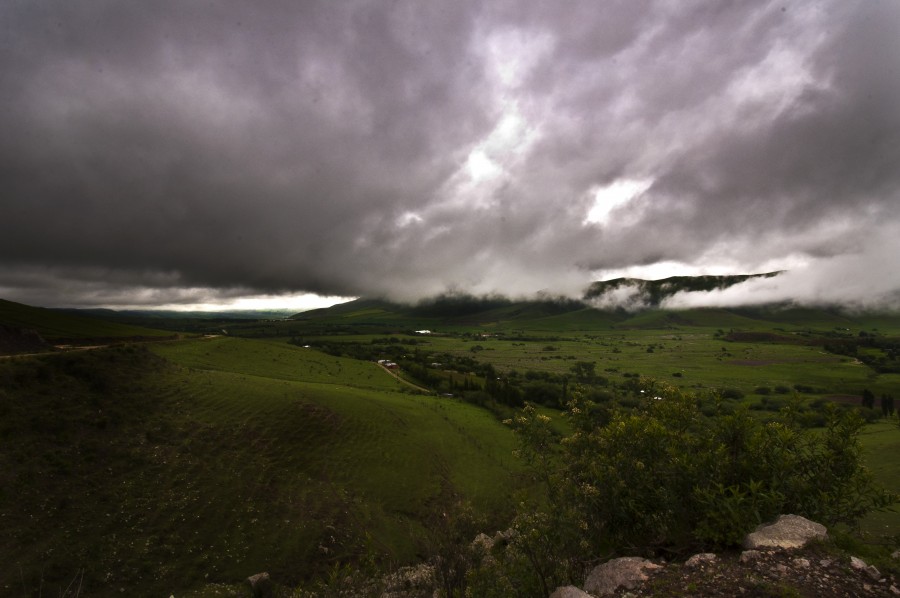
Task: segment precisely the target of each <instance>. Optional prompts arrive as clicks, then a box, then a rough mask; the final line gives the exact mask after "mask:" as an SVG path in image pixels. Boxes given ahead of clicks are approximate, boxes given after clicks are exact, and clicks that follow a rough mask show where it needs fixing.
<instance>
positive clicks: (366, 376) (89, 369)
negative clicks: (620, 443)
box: [0, 339, 517, 596]
mask: <svg viewBox="0 0 900 598" xmlns="http://www.w3.org/2000/svg"><path fill="white" fill-rule="evenodd" d="M0 380H2V385H0V388H2V390H0V415H2V417H0V438H2V444H0V446H2V449H0V527H2V529H0V559H2V561H3V562H4V563H6V564H7V565H8V566H6V567H4V568H3V569H2V570H0V588H4V591H3V593H6V594H10V593H12V594H16V595H27V594H31V593H35V594H37V593H38V589H39V588H43V592H44V593H46V594H53V595H57V594H62V592H63V589H64V588H65V587H66V586H67V585H68V584H69V582H70V581H72V580H73V579H76V580H77V581H76V585H77V584H78V583H82V584H83V585H82V587H83V590H82V592H83V595H91V596H95V595H100V596H103V595H113V594H115V595H121V592H120V591H119V589H120V588H124V589H125V592H126V593H128V594H130V595H135V594H141V595H168V594H169V593H172V592H174V593H176V595H178V594H179V593H180V592H183V591H184V590H186V589H189V588H191V587H197V586H199V585H202V584H204V583H213V582H216V583H236V582H239V581H240V580H241V579H243V578H244V577H246V576H248V575H251V574H253V573H257V572H259V571H263V570H266V571H269V572H270V573H272V574H273V576H276V578H277V579H279V580H280V581H282V582H297V581H299V580H301V579H303V578H305V577H308V576H312V575H316V574H320V573H323V572H325V571H327V570H328V569H329V568H330V567H331V566H332V564H333V563H337V562H340V561H347V560H351V561H352V560H360V559H362V560H365V559H367V558H368V557H369V556H372V557H375V558H377V559H381V560H384V561H387V562H395V563H399V562H404V561H408V560H410V559H413V558H415V556H416V555H417V554H418V552H419V551H420V549H421V547H422V545H423V543H424V542H427V540H428V534H429V529H428V526H427V525H426V524H425V522H426V521H428V520H429V518H430V517H432V516H433V515H434V513H435V511H436V510H439V509H442V508H446V505H447V504H449V503H451V502H453V501H455V500H457V499H460V498H463V499H466V500H469V501H471V502H472V503H473V504H475V505H477V507H478V508H479V510H481V511H482V512H485V513H498V512H502V510H503V509H504V508H505V505H508V504H511V500H510V496H509V495H510V492H512V490H513V488H514V486H515V484H514V479H513V473H511V472H515V471H516V470H517V465H516V464H514V463H513V457H512V450H513V438H512V436H511V433H510V432H509V431H508V430H507V429H506V428H505V427H504V426H503V425H502V424H500V423H499V422H497V421H496V419H495V418H494V417H492V416H491V415H490V414H489V413H488V412H487V411H484V410H481V409H478V408H476V407H473V406H469V405H465V404H462V403H458V402H455V401H452V400H446V399H444V400H441V399H437V398H435V397H428V396H420V395H414V394H406V393H401V392H396V391H395V390H392V389H394V388H396V386H397V382H396V381H394V380H393V379H392V378H390V377H389V376H388V375H387V374H386V373H384V372H379V371H378V370H377V369H376V366H374V364H365V363H361V362H356V361H352V360H346V359H340V358H332V357H328V356H323V355H321V354H318V353H315V352H312V351H309V350H304V349H302V348H294V347H290V346H287V345H284V346H277V345H273V344H266V343H262V342H254V341H245V340H240V339H213V340H208V341H185V342H181V343H177V344H171V345H168V346H162V345H155V346H154V348H153V352H150V351H149V350H147V349H144V348H135V347H120V348H113V349H104V350H98V351H92V352H84V353H78V354H75V353H72V354H65V355H57V356H47V357H42V358H28V359H22V358H20V359H17V360H9V361H6V362H3V363H0ZM349 383H352V384H355V386H350V385H349Z"/></svg>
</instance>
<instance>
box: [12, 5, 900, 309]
mask: <svg viewBox="0 0 900 598" xmlns="http://www.w3.org/2000/svg"><path fill="white" fill-rule="evenodd" d="M0 102H2V104H0V106H2V110H0V297H4V298H6V299H10V300H15V301H22V302H26V303H32V304H37V305H77V306H96V305H115V306H127V305H134V306H154V305H157V306H158V305H171V304H184V305H188V304H198V303H200V304H203V303H206V304H209V303H223V302H224V303H227V302H229V301H232V300H236V299H238V298H242V297H243V298H245V301H246V300H248V299H247V298H252V297H259V296H268V297H270V298H271V297H273V296H274V297H275V298H276V299H277V298H278V297H279V296H281V295H284V297H282V298H281V299H280V300H281V301H287V300H288V296H297V295H303V294H313V295H321V296H361V295H365V296H384V297H388V298H392V299H405V300H414V299H417V298H421V297H424V296H429V295H434V294H437V293H441V292H448V291H450V292H471V293H476V294H477V293H503V294H507V295H510V296H516V297H518V296H527V295H530V294H533V293H535V292H538V291H549V292H551V293H559V294H569V295H578V294H580V291H581V290H582V289H583V288H584V287H585V286H586V285H587V284H588V283H589V282H590V281H592V280H600V279H606V278H610V277H614V276H619V275H635V276H643V277H645V278H661V277H665V276H668V275H671V274H699V273H712V274H719V273H740V274H747V273H754V272H764V271H771V270H776V269H789V270H790V272H789V273H788V274H786V275H784V276H782V277H779V278H775V279H764V280H762V281H755V282H753V283H752V284H748V285H743V286H742V287H740V288H737V289H736V290H733V291H731V293H730V294H728V293H725V294H723V293H719V294H714V295H709V296H703V297H680V298H675V300H674V302H673V305H682V306H683V305H693V304H721V303H722V302H725V303H746V302H754V301H769V300H784V299H789V298H794V299H797V300H801V301H805V302H829V301H840V302H848V303H854V304H859V305H871V306H883V305H896V304H897V303H898V297H900V241H898V239H900V2H897V1H896V0H859V1H852V0H850V1H848V0H835V1H821V0H817V1H815V2H777V3H773V2H763V1H760V0H747V1H743V2H742V1H718V0H716V1H713V0H709V1H704V2H692V1H687V0H678V1H674V0H671V1H664V2H651V1H638V0H623V1H620V2H613V1H605V2H597V1H596V0H587V1H583V2H579V1H566V2H562V3H548V2H540V1H534V2H502V1H497V2H481V1H478V2H467V1H465V0H455V1H453V2H446V1H435V2H426V1H422V0H390V1H386V0H377V1H354V0H347V1H342V2H332V1H324V0H323V1H321V2H309V1H303V0H300V1H297V0H290V1H270V2H243V1H241V2H236V1H235V2H231V1H228V0H215V1H212V0H210V1H208V2H204V1H199V0H197V1H190V0H178V1H173V2H166V1H154V2H123V1H120V0H106V1H99V0H98V1H93V0H79V1H78V2H71V1H70V0H65V1H62V0H61V1H58V2H53V1H42V0H6V1H4V2H2V3H0ZM306 296H307V297H310V295H306Z"/></svg>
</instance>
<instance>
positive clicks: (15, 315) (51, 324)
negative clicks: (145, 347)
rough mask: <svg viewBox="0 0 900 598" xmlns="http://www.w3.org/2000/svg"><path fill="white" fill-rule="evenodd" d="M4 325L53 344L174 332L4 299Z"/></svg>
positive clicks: (0, 315)
mask: <svg viewBox="0 0 900 598" xmlns="http://www.w3.org/2000/svg"><path fill="white" fill-rule="evenodd" d="M0 325H3V326H5V327H7V328H9V329H16V330H29V331H33V332H35V333H37V334H38V335H40V336H41V337H42V338H43V339H44V340H46V341H48V342H49V343H60V342H69V341H72V342H78V341H85V340H91V341H97V340H111V339H129V338H130V339H136V338H161V337H166V336H170V335H171V334H172V333H171V332H166V331H162V330H155V329H153V328H145V327H143V326H132V325H129V324H123V323H120V322H115V321H112V320H109V319H101V318H98V317H89V316H83V315H76V314H72V313H66V312H61V311H57V310H53V309H46V308H43V307H32V306H30V305H24V304H22V303H15V302H13V301H6V300H4V299H0Z"/></svg>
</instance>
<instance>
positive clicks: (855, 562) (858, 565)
mask: <svg viewBox="0 0 900 598" xmlns="http://www.w3.org/2000/svg"><path fill="white" fill-rule="evenodd" d="M850 567H851V568H852V569H856V570H858V571H865V572H866V573H868V575H869V577H871V578H872V579H874V580H876V581H877V580H879V579H881V572H880V571H879V570H878V569H876V568H875V567H874V566H873V565H867V564H866V562H865V561H864V560H862V559H858V558H856V557H855V556H851V557H850Z"/></svg>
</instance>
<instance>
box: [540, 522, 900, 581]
mask: <svg viewBox="0 0 900 598" xmlns="http://www.w3.org/2000/svg"><path fill="white" fill-rule="evenodd" d="M827 537H828V535H827V530H826V528H825V527H824V526H822V525H820V524H818V523H815V522H812V521H809V520H808V519H804V518H803V517H798V516H796V515H782V516H781V517H779V518H778V519H777V520H775V521H774V522H772V523H769V524H765V525H761V526H759V527H758V528H757V529H756V530H755V531H754V532H753V533H751V534H748V535H747V537H746V538H745V539H744V546H745V547H747V550H744V551H743V552H740V553H736V552H730V553H723V554H719V555H717V554H713V553H702V554H695V555H694V556H692V557H691V558H690V559H688V560H687V561H686V562H684V563H683V564H678V563H665V561H660V562H652V561H649V560H646V559H642V558H637V557H624V558H618V559H614V560H611V561H609V562H607V563H603V564H602V565H598V566H597V567H595V568H594V569H593V570H592V571H591V573H590V575H589V576H588V578H587V580H586V581H585V584H584V588H583V589H581V588H577V587H575V586H564V587H560V588H557V589H556V591H554V592H553V594H551V596H550V598H600V597H603V596H620V597H624V596H628V597H629V598H639V597H662V596H708V597H720V596H774V595H797V596H898V597H900V587H898V582H897V580H896V579H895V578H894V576H892V575H883V574H882V573H881V572H879V570H878V569H877V568H875V567H873V566H871V565H868V564H866V563H865V562H864V561H862V560H861V559H859V558H857V557H853V556H848V555H842V554H841V553H840V552H836V551H835V549H834V547H829V546H827V545H822V544H814V543H812V541H813V540H819V539H825V538H827Z"/></svg>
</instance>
